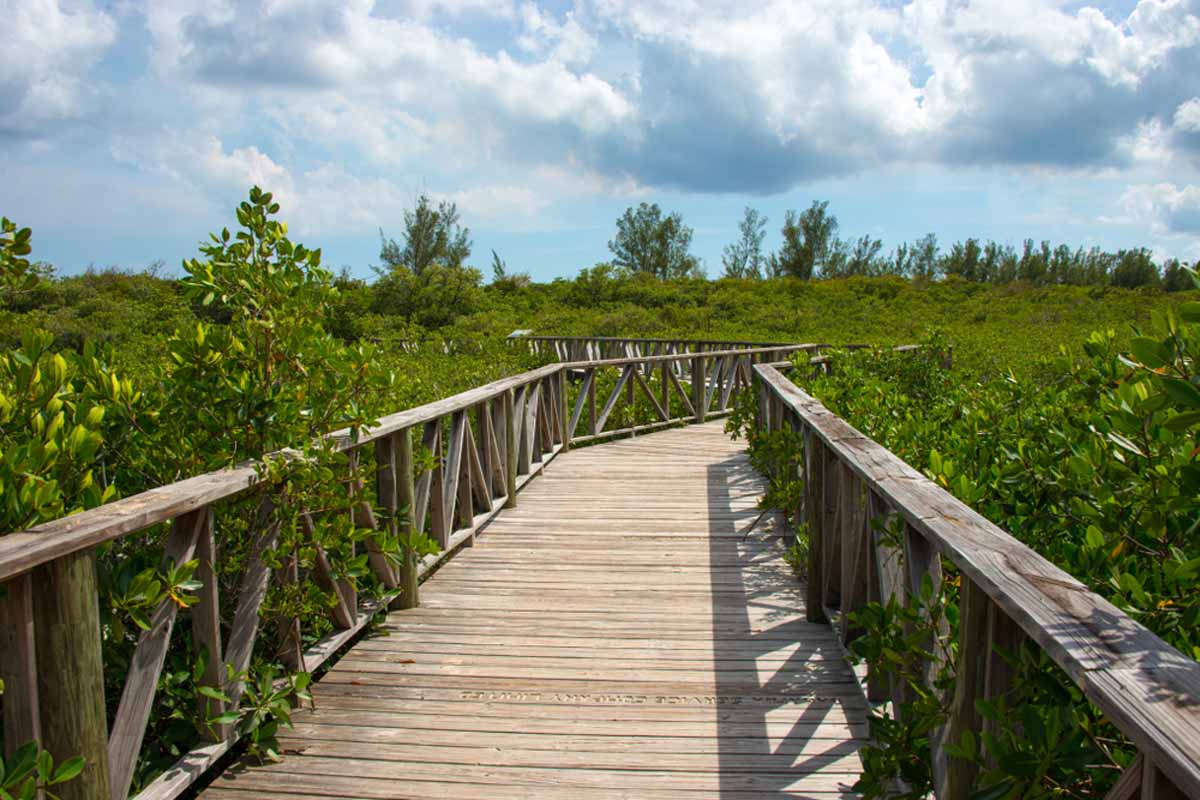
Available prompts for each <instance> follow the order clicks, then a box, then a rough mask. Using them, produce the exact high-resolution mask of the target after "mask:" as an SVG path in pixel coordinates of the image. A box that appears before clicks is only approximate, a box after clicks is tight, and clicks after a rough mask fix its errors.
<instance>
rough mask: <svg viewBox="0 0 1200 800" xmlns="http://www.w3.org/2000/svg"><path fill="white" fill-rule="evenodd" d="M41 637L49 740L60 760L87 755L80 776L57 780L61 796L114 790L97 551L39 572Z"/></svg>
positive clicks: (41, 695) (41, 699)
mask: <svg viewBox="0 0 1200 800" xmlns="http://www.w3.org/2000/svg"><path fill="white" fill-rule="evenodd" d="M33 617H34V623H33V628H34V638H35V647H36V648H37V657H38V661H37V666H38V669H37V683H38V688H37V691H38V705H39V711H40V715H41V719H40V722H41V728H42V747H43V748H44V749H46V750H48V751H50V753H51V755H53V756H54V761H55V763H62V762H63V761H66V760H67V759H68V758H73V757H74V756H83V758H84V759H86V761H87V765H86V766H85V767H84V768H83V772H82V773H80V775H79V777H77V778H75V779H74V780H72V781H69V782H67V783H64V784H61V785H60V786H56V787H55V794H57V795H58V796H59V797H60V798H61V799H62V800H95V799H96V798H99V797H105V796H107V795H108V792H109V779H108V724H107V720H106V717H105V709H104V667H103V662H102V660H101V654H100V608H99V604H98V602H97V595H96V556H95V554H94V552H92V551H91V550H82V551H76V552H72V553H70V554H68V555H65V556H62V557H60V558H56V559H55V560H53V561H50V562H49V563H45V564H40V565H38V567H37V568H36V569H35V570H34V573H33Z"/></svg>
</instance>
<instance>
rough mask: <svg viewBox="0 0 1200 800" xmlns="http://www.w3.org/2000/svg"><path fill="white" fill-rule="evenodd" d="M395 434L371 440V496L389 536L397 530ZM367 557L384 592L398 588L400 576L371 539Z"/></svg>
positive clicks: (398, 504) (397, 498) (397, 484)
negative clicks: (373, 489)
mask: <svg viewBox="0 0 1200 800" xmlns="http://www.w3.org/2000/svg"><path fill="white" fill-rule="evenodd" d="M398 437H399V434H396V433H393V434H392V435H390V436H385V437H383V438H381V439H376V440H375V494H376V496H377V497H378V498H379V505H380V507H381V508H382V510H383V514H384V517H385V520H386V521H385V523H384V527H385V528H386V530H387V532H388V533H389V534H390V535H391V536H392V537H395V535H396V534H397V533H398V532H399V530H400V524H399V516H400V494H399V491H400V488H399V482H398V480H397V473H396V444H397V439H398ZM367 558H368V560H369V562H370V564H371V571H372V572H374V573H375V577H376V578H378V579H379V582H380V583H382V584H383V587H384V589H387V590H388V591H392V590H394V589H396V588H397V587H399V585H400V576H399V575H398V574H397V570H396V567H395V565H394V564H393V563H392V561H391V560H390V559H389V558H388V556H387V554H386V553H384V552H383V550H382V549H381V548H380V546H379V543H378V542H377V541H376V540H375V538H374V537H372V538H369V539H367Z"/></svg>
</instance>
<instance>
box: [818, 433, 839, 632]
mask: <svg viewBox="0 0 1200 800" xmlns="http://www.w3.org/2000/svg"><path fill="white" fill-rule="evenodd" d="M824 453H825V468H824V469H823V470H822V471H821V475H822V477H823V478H824V487H823V488H824V491H823V492H822V501H821V502H822V506H821V507H822V509H823V513H822V516H821V541H822V544H823V547H822V556H823V557H824V561H825V575H824V583H825V596H824V598H822V599H823V600H824V602H825V605H827V606H829V607H830V608H840V607H841V604H842V600H841V594H842V538H843V536H842V525H843V522H842V509H841V504H840V502H839V501H840V500H841V497H840V492H841V489H840V487H841V479H842V471H841V465H840V463H839V460H838V458H837V456H835V455H834V454H833V452H832V451H830V450H829V449H828V448H825V450H824Z"/></svg>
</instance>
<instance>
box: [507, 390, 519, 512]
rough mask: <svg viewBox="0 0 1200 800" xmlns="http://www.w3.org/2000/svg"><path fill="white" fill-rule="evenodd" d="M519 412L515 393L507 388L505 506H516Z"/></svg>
mask: <svg viewBox="0 0 1200 800" xmlns="http://www.w3.org/2000/svg"><path fill="white" fill-rule="evenodd" d="M519 413H520V412H519V411H518V409H517V407H516V393H515V391H514V390H513V389H509V390H508V391H507V392H505V393H504V441H505V445H504V448H505V450H504V457H505V458H504V460H505V465H504V491H505V494H506V495H507V499H506V500H505V501H504V507H505V508H516V507H517V456H518V454H519V453H520V450H521V444H520V442H519V441H518V440H517V439H518V437H519V436H520V431H521V425H520V422H518V420H517V416H518V414H519Z"/></svg>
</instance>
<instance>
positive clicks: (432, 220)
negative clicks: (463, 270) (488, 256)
mask: <svg viewBox="0 0 1200 800" xmlns="http://www.w3.org/2000/svg"><path fill="white" fill-rule="evenodd" d="M379 236H380V238H381V239H382V240H383V243H382V247H381V248H380V253H379V258H380V259H381V260H382V261H383V263H384V264H386V265H387V266H388V267H389V268H391V269H396V268H399V267H403V268H404V269H407V270H408V271H410V272H412V273H413V274H414V275H418V276H420V275H422V274H423V273H424V272H425V270H426V269H428V268H429V267H430V266H432V265H434V264H441V265H442V266H445V267H449V268H451V269H457V268H459V267H462V266H463V265H464V264H465V263H466V260H467V259H468V258H470V257H471V239H470V236H471V232H470V230H468V229H467V228H464V227H462V225H461V224H459V219H458V207H457V206H456V205H455V204H454V203H451V202H447V201H445V200H443V201H441V202H440V203H438V205H437V208H434V207H433V201H431V200H430V199H429V196H428V195H425V194H422V195H421V196H420V197H418V198H417V205H416V208H414V209H412V210H411V211H405V212H404V244H403V246H401V245H399V244H397V243H396V241H395V240H394V239H388V238H386V237H384V236H383V231H380V232H379Z"/></svg>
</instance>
